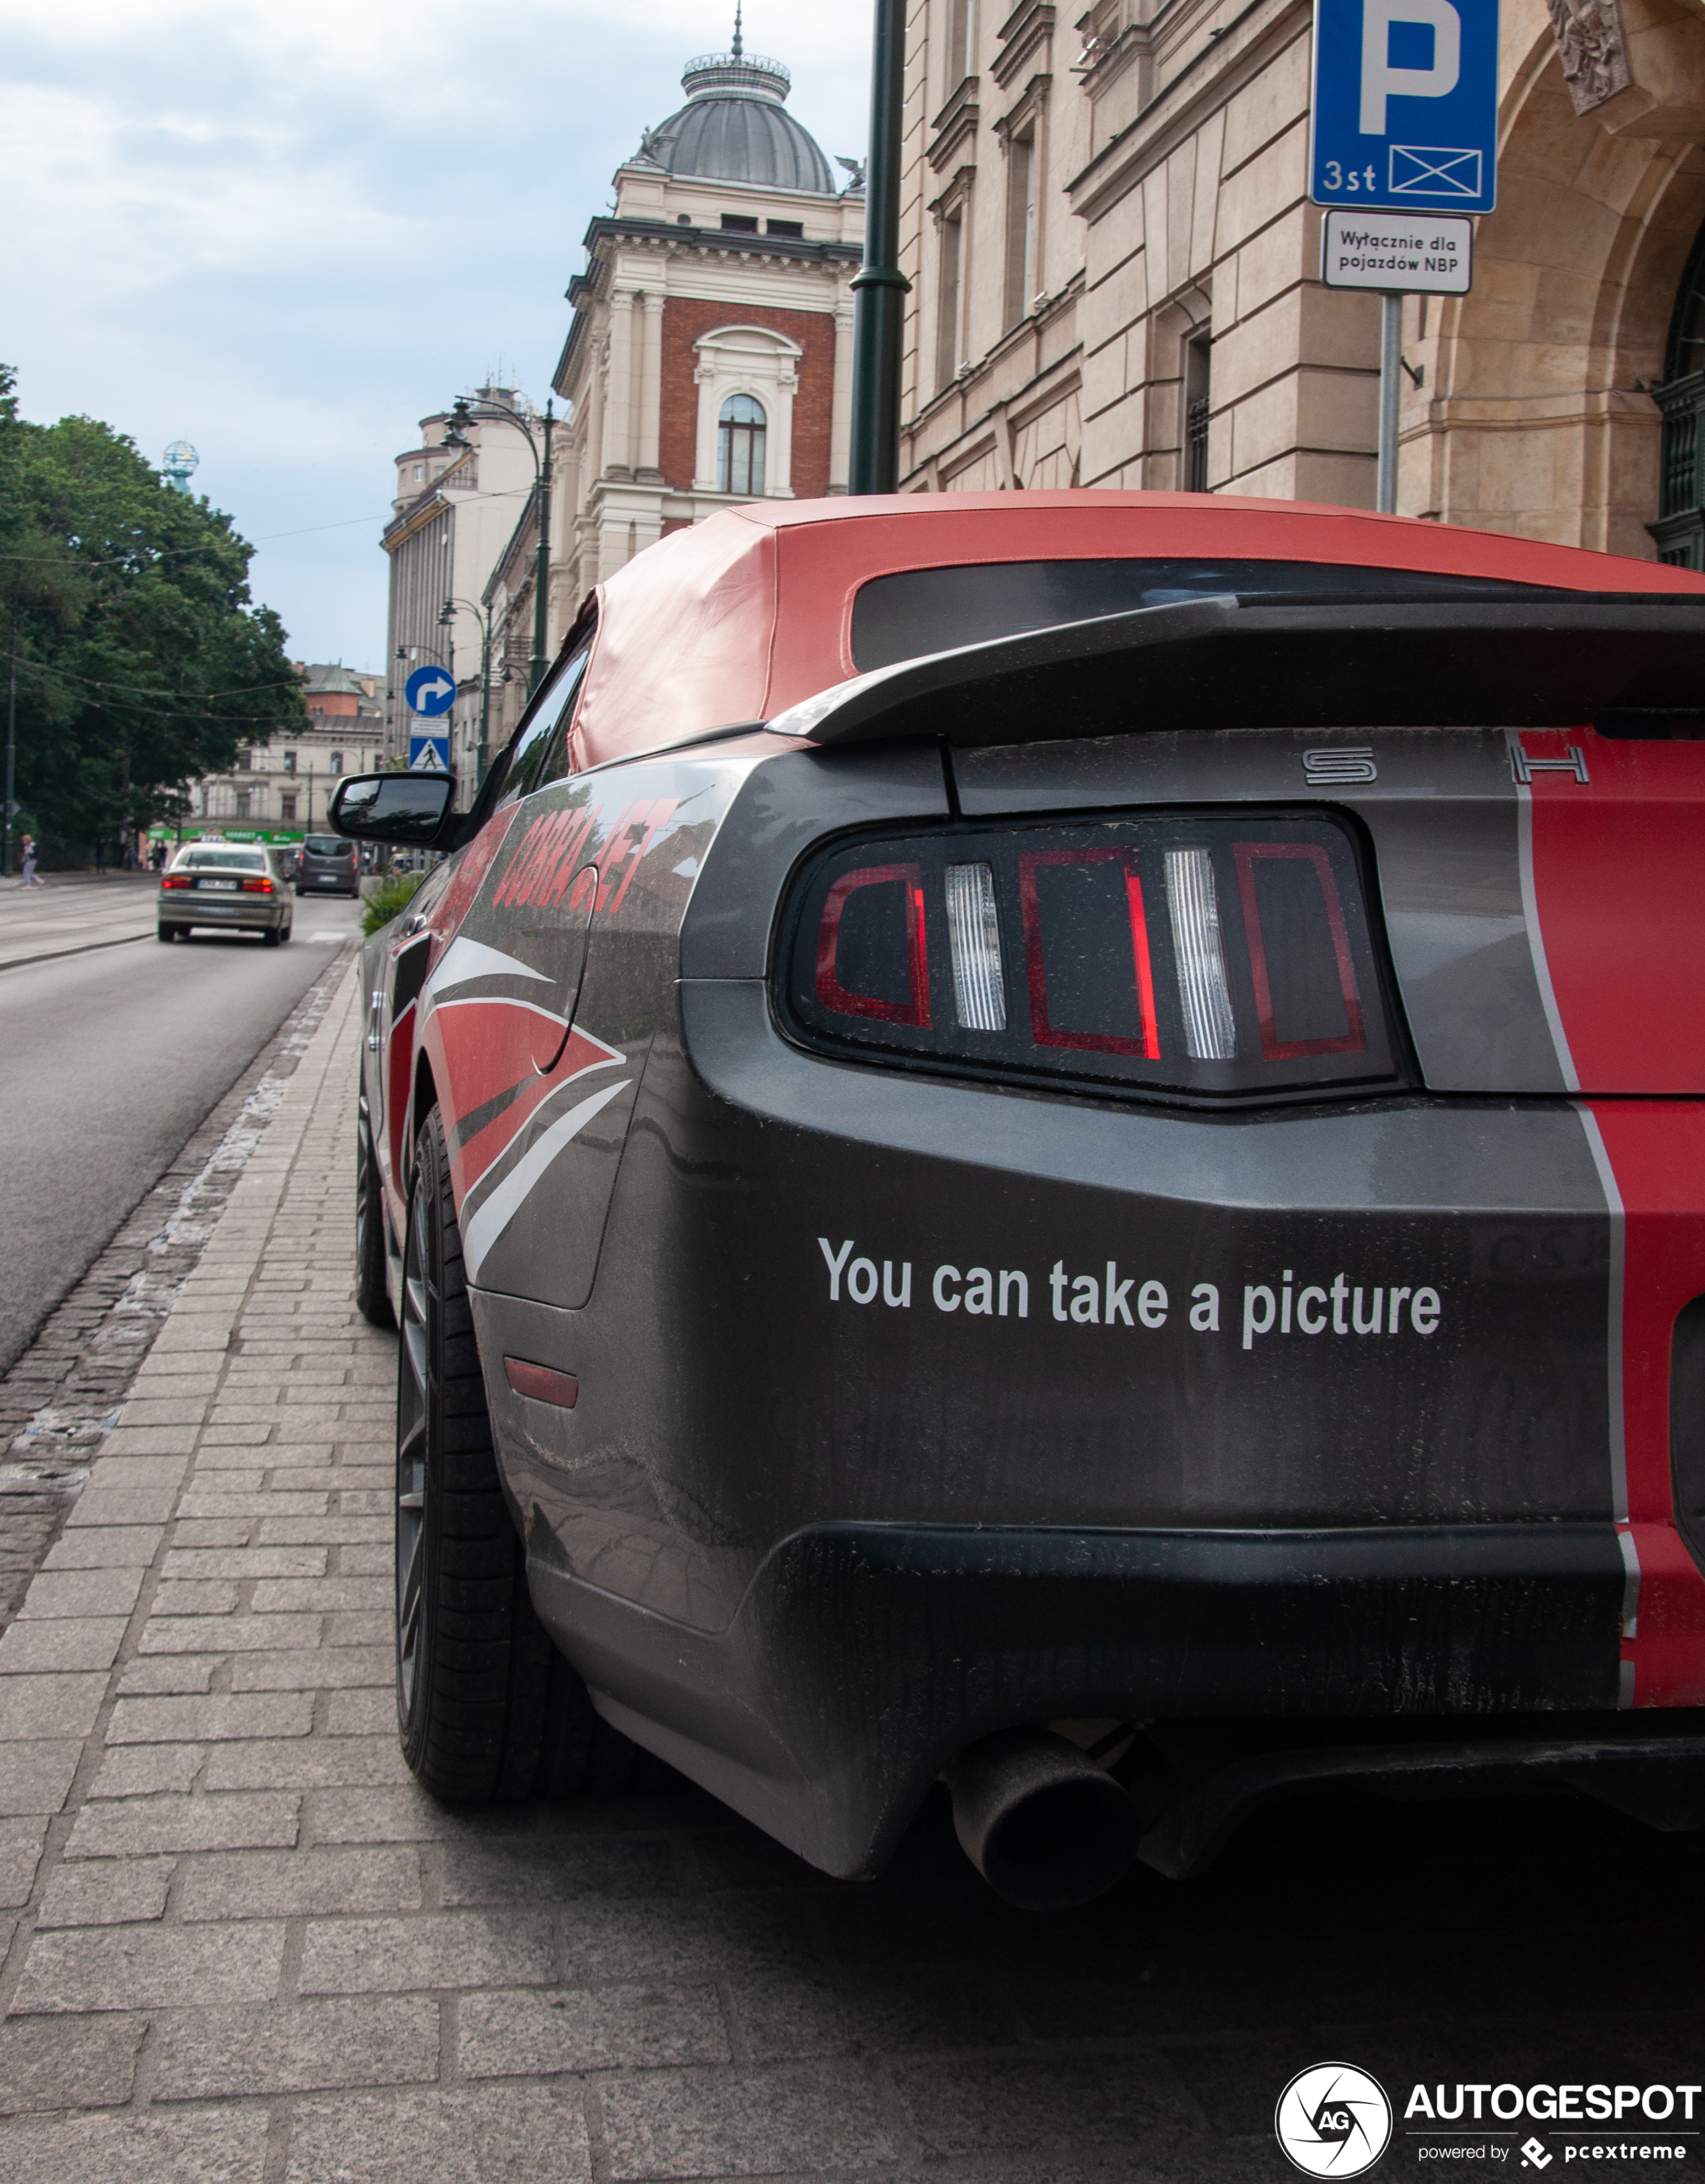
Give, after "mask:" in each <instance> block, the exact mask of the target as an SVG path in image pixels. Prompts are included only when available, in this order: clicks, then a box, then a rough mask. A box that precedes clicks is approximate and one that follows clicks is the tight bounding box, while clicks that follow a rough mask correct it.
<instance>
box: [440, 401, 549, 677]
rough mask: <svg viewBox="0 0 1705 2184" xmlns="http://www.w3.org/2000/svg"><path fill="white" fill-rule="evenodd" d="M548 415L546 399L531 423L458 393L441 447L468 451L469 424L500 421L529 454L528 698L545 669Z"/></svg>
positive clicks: (502, 406) (501, 405)
mask: <svg viewBox="0 0 1705 2184" xmlns="http://www.w3.org/2000/svg"><path fill="white" fill-rule="evenodd" d="M552 415H553V412H552V408H551V404H550V402H549V399H547V401H546V403H545V405H544V415H543V417H542V418H538V419H537V420H535V419H533V418H532V417H529V416H527V415H525V414H524V413H523V412H522V411H521V410H519V409H515V407H514V406H513V405H512V404H510V403H507V402H493V400H491V399H490V398H489V397H487V398H483V399H482V401H481V403H480V405H479V407H478V409H475V407H474V406H473V404H471V402H470V401H469V400H468V398H467V396H466V395H465V394H459V395H458V396H457V397H456V398H455V400H454V402H453V403H452V404H451V405H450V426H449V431H448V432H446V433H445V434H444V445H445V446H446V447H447V448H471V447H472V445H473V442H472V441H471V439H470V438H469V437H468V435H467V427H468V426H469V425H471V424H475V425H482V424H486V423H488V422H490V423H496V422H499V421H501V422H503V423H504V424H508V425H513V426H515V430H516V431H517V432H521V433H524V434H525V435H526V438H527V447H528V449H529V451H530V452H531V454H532V465H533V471H534V474H535V476H536V479H537V483H538V556H537V559H536V560H535V562H534V565H533V566H534V573H533V602H532V659H531V660H528V662H527V695H528V697H532V694H533V692H534V691H535V690H537V689H538V686H539V684H540V683H541V682H543V680H544V671H545V666H546V661H545V655H544V636H545V620H546V610H547V600H546V596H545V594H546V589H547V587H548V586H549V581H550V428H551V419H552ZM535 422H537V423H538V424H540V425H542V426H543V428H544V449H543V454H541V453H540V450H539V447H538V442H537V440H536V439H535V438H534V437H533V426H534V424H535Z"/></svg>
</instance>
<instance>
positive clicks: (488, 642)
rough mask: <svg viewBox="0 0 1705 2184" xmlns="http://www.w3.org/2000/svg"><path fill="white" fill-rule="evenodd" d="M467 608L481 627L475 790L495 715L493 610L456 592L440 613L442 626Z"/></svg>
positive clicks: (483, 772)
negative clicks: (478, 737) (477, 755)
mask: <svg viewBox="0 0 1705 2184" xmlns="http://www.w3.org/2000/svg"><path fill="white" fill-rule="evenodd" d="M458 607H465V608H466V609H467V610H468V612H469V613H470V614H471V616H473V618H474V620H475V621H476V622H477V623H478V624H479V626H480V753H479V759H478V761H477V764H476V767H475V778H474V787H475V789H476V790H478V789H480V788H483V787H484V786H485V778H486V766H487V765H488V760H489V752H490V747H491V746H490V734H489V731H490V727H491V716H492V610H491V609H490V608H489V607H484V608H482V607H477V606H476V605H475V604H474V602H473V601H472V600H471V599H458V598H457V597H456V596H455V594H454V593H450V594H449V596H448V597H447V598H446V599H445V600H444V604H443V608H442V609H441V610H440V612H439V615H438V624H439V627H441V628H443V627H446V626H447V625H448V624H449V623H451V622H453V621H454V620H455V614H456V609H457V608H458Z"/></svg>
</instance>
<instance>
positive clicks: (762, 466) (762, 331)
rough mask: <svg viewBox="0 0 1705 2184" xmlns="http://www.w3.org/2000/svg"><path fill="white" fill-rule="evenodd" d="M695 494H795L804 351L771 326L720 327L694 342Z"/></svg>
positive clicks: (778, 496)
mask: <svg viewBox="0 0 1705 2184" xmlns="http://www.w3.org/2000/svg"><path fill="white" fill-rule="evenodd" d="M694 353H695V355H696V358H697V365H696V368H695V370H694V374H693V377H694V382H695V384H696V387H697V389H698V395H699V427H698V447H697V453H696V455H695V458H694V476H693V487H694V491H695V492H697V493H733V494H740V495H742V496H746V495H749V496H751V497H753V498H756V497H757V496H758V495H760V494H761V495H763V496H764V497H765V498H766V499H772V500H791V499H792V498H793V491H794V487H793V418H794V396H795V395H796V394H797V393H798V392H799V385H800V377H799V374H800V365H801V364H802V362H803V360H804V355H805V352H804V350H803V349H802V348H800V344H799V343H797V342H794V341H790V340H789V339H788V337H787V336H786V335H785V334H782V333H777V332H776V331H773V330H772V328H770V327H768V326H720V327H718V328H717V329H716V331H714V332H711V333H708V334H702V335H700V337H699V339H698V340H697V341H696V342H695V343H694Z"/></svg>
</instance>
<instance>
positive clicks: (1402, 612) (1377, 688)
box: [769, 592, 1705, 745]
mask: <svg viewBox="0 0 1705 2184" xmlns="http://www.w3.org/2000/svg"><path fill="white" fill-rule="evenodd" d="M1618 713H1621V714H1623V715H1624V716H1625V715H1628V714H1630V713H1633V714H1635V715H1641V714H1643V715H1646V716H1652V718H1653V721H1654V730H1655V733H1659V734H1663V733H1669V731H1668V730H1667V729H1666V728H1664V727H1662V726H1659V725H1657V721H1658V719H1660V718H1661V717H1662V716H1678V715H1681V714H1691V715H1694V716H1697V718H1698V719H1699V721H1700V722H1701V724H1702V727H1701V732H1702V733H1705V593H1679V594H1678V593H1658V594H1656V595H1654V594H1652V593H1633V594H1630V593H1581V592H1572V593H1547V594H1545V595H1542V596H1540V597H1532V596H1529V597H1527V598H1521V597H1512V598H1509V599H1496V600H1463V599H1457V600H1443V601H1439V602H1429V603H1424V604H1413V603H1410V602H1407V601H1406V602H1403V603H1401V604H1398V603H1392V604H1385V603H1382V602H1380V601H1379V600H1369V599H1365V598H1363V599H1358V600H1356V601H1353V602H1340V603H1334V602H1330V601H1323V600H1321V599H1308V600H1305V601H1301V602H1299V603H1298V604H1295V605H1284V606H1244V605H1241V604H1240V602H1239V600H1238V599H1237V597H1236V596H1235V594H1233V593H1225V594H1215V595H1213V596H1212V597H1208V598H1204V599H1192V600H1190V601H1188V602H1186V603H1184V604H1181V605H1177V606H1163V607H1140V608H1139V609H1137V610H1135V611H1134V613H1130V614H1118V615H1106V616H1101V617H1100V618H1098V619H1097V620H1095V621H1074V622H1064V623H1061V624H1059V625H1058V626H1057V627H1053V628H1050V629H1037V630H1027V631H1025V632H1023V633H1022V635H1020V636H1017V637H1003V638H995V639H994V640H993V641H992V642H991V643H987V644H968V645H966V646H963V647H962V648H961V649H959V650H957V651H954V652H937V653H932V654H930V655H928V657H926V658H924V659H922V660H901V661H899V662H898V663H896V664H895V665H894V666H892V667H881V668H878V669H876V670H875V671H873V672H872V673H870V674H868V675H861V676H858V677H855V679H854V680H852V681H851V682H841V683H837V684H836V685H835V686H834V688H833V689H829V690H824V691H822V692H820V693H819V694H818V695H817V696H816V697H815V698H811V699H807V700H806V701H805V703H804V704H803V705H795V706H794V707H793V708H792V709H791V710H789V711H788V712H786V713H783V714H780V715H778V716H777V718H775V719H774V720H772V721H770V723H769V726H770V727H771V729H772V731H774V732H777V733H782V734H785V735H796V736H799V737H800V738H802V739H803V740H805V741H807V742H809V743H811V744H839V743H851V742H862V741H867V740H869V739H871V738H876V737H892V736H905V737H914V736H939V737H944V738H946V739H947V741H949V742H950V743H953V744H972V745H974V744H1012V743H1037V742H1042V741H1047V740H1052V739H1056V738H1062V737H1075V736H1101V735H1112V734H1134V733H1142V732H1143V731H1145V730H1150V729H1176V728H1256V727H1260V728H1269V727H1295V728H1333V727H1357V728H1366V727H1574V726H1576V725H1579V724H1580V723H1583V722H1585V721H1591V720H1595V719H1597V718H1599V717H1600V716H1614V715H1616V714H1618ZM1606 727H1607V733H1617V732H1618V730H1617V728H1616V727H1614V726H1613V725H1612V722H1611V721H1610V720H1609V719H1608V718H1607V720H1606ZM1620 732H1621V733H1624V734H1626V733H1630V730H1629V728H1627V727H1623V728H1622V729H1621V731H1620Z"/></svg>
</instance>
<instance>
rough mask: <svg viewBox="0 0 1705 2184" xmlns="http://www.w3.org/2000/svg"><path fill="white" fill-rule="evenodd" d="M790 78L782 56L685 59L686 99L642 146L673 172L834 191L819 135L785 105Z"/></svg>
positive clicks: (645, 155)
mask: <svg viewBox="0 0 1705 2184" xmlns="http://www.w3.org/2000/svg"><path fill="white" fill-rule="evenodd" d="M792 81H793V79H792V77H791V76H789V75H788V71H787V70H786V69H784V68H783V66H782V64H781V63H780V62H779V61H768V60H763V59H761V58H759V57H758V56H757V55H756V54H751V55H747V54H746V53H743V52H742V51H741V47H740V38H739V33H738V30H737V31H736V33H735V37H734V47H733V52H732V53H704V54H701V55H700V56H699V58H698V59H697V60H694V61H688V64H687V72H686V74H685V75H683V77H682V79H681V88H682V89H683V91H684V92H686V94H687V103H686V104H685V105H684V106H683V108H682V109H681V110H680V112H679V113H678V114H671V115H670V117H669V119H668V120H666V122H664V123H663V125H661V127H660V128H657V129H648V130H647V131H646V132H645V135H644V138H643V140H642V142H641V143H640V147H639V156H640V158H641V159H651V160H654V161H655V163H656V164H657V165H658V166H660V167H663V168H666V170H668V172H669V173H670V174H671V175H696V176H699V178H701V179H703V180H705V181H713V182H752V183H754V184H755V185H757V186H758V187H760V188H763V189H774V190H815V191H816V192H818V193H819V194H820V195H822V196H825V197H829V196H833V194H834V187H835V185H834V177H833V175H832V174H831V173H830V171H829V163H828V161H827V159H825V158H824V157H823V155H822V151H821V150H820V149H819V148H818V145H817V142H816V138H815V137H814V136H812V135H811V132H810V131H808V130H806V129H804V128H802V127H801V126H800V124H799V123H798V122H797V121H795V120H794V117H793V115H792V114H789V113H788V109H787V108H786V107H785V106H784V105H783V103H782V102H783V99H784V98H785V97H787V95H788V88H789V86H790V85H791V83H792Z"/></svg>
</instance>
